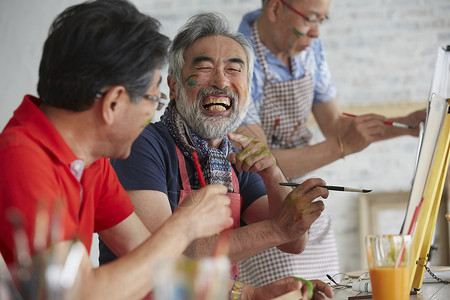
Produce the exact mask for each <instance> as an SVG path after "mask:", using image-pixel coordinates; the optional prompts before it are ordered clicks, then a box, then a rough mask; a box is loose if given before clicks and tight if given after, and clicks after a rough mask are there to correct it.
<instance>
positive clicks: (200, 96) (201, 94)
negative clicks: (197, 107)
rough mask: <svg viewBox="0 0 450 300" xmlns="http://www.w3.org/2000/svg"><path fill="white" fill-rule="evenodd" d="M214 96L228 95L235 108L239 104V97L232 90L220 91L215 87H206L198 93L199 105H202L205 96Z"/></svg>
mask: <svg viewBox="0 0 450 300" xmlns="http://www.w3.org/2000/svg"><path fill="white" fill-rule="evenodd" d="M212 94H223V95H227V96H228V97H230V98H231V100H233V103H232V105H233V106H234V105H235V103H237V102H238V95H237V93H235V92H233V91H232V90H230V89H227V88H224V89H218V88H215V87H206V88H204V89H201V90H200V91H199V92H198V96H197V101H198V103H201V101H202V99H203V98H204V97H205V96H208V95H212Z"/></svg>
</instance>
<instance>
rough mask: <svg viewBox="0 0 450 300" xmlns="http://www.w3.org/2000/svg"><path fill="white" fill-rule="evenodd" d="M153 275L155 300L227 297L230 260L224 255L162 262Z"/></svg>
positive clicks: (207, 299)
mask: <svg viewBox="0 0 450 300" xmlns="http://www.w3.org/2000/svg"><path fill="white" fill-rule="evenodd" d="M154 274H155V275H154V290H153V299H154V300H196V299H205V300H227V299H229V292H228V281H229V278H230V277H229V275H230V261H229V259H228V258H227V257H225V256H218V257H207V258H202V259H198V260H194V259H191V258H187V257H184V258H180V259H178V260H173V261H161V262H160V263H159V264H158V266H157V267H156V270H155V272H154Z"/></svg>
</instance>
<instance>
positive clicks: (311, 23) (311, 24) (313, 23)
mask: <svg viewBox="0 0 450 300" xmlns="http://www.w3.org/2000/svg"><path fill="white" fill-rule="evenodd" d="M280 2H281V4H283V5H284V6H286V7H287V8H289V9H290V10H292V11H293V12H294V13H296V14H297V15H299V16H300V17H302V18H303V20H304V21H305V26H308V27H309V28H315V27H317V26H319V25H322V24H323V22H325V21H326V20H328V16H325V18H323V19H310V18H308V17H307V16H305V15H304V14H302V13H301V12H299V11H298V10H297V9H295V8H294V7H293V6H292V5H290V4H289V3H287V2H286V1H284V0H280Z"/></svg>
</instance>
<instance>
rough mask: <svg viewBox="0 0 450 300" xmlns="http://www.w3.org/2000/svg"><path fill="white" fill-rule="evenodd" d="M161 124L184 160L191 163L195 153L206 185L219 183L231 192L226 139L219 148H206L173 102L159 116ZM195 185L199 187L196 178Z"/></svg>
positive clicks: (204, 142) (227, 140)
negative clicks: (167, 131)
mask: <svg viewBox="0 0 450 300" xmlns="http://www.w3.org/2000/svg"><path fill="white" fill-rule="evenodd" d="M161 123H162V124H164V126H166V127H167V129H168V130H169V132H170V134H171V135H172V138H173V139H174V140H175V144H176V145H177V146H178V148H179V149H180V151H181V153H183V155H184V156H185V157H186V158H188V159H189V160H190V161H193V160H194V159H193V157H192V152H194V151H196V152H197V154H198V158H199V160H200V165H201V167H202V170H204V176H205V181H206V184H211V183H220V184H223V185H225V186H226V187H227V188H228V192H230V193H231V192H233V182H232V177H231V174H232V173H231V163H230V162H229V161H228V159H227V157H228V154H230V153H231V152H232V151H233V150H232V145H231V141H230V140H229V139H228V137H226V136H225V137H224V138H223V140H222V143H221V144H220V146H219V148H214V147H213V148H210V147H208V142H207V141H206V140H204V139H202V138H201V137H199V136H198V135H197V134H195V133H194V132H193V131H192V130H191V129H190V128H189V126H188V125H187V124H186V123H185V122H184V120H183V119H182V118H181V116H180V114H179V113H178V111H177V109H176V107H175V101H170V103H169V105H168V106H167V109H166V111H165V112H164V115H163V116H161ZM195 184H196V185H197V186H200V184H199V181H198V177H197V176H196V177H195Z"/></svg>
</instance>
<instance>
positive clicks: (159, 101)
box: [95, 92, 169, 110]
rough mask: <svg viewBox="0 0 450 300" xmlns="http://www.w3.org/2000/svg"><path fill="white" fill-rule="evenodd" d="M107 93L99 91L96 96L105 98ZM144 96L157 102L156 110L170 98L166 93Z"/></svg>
mask: <svg viewBox="0 0 450 300" xmlns="http://www.w3.org/2000/svg"><path fill="white" fill-rule="evenodd" d="M105 95H106V92H105V93H97V94H95V97H96V98H103V97H105ZM142 98H144V99H146V100H150V101H153V102H155V103H157V105H156V110H161V109H162V108H163V107H164V105H166V104H167V103H169V100H167V96H166V94H164V93H159V95H158V96H153V95H147V94H145V95H144V96H142Z"/></svg>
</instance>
